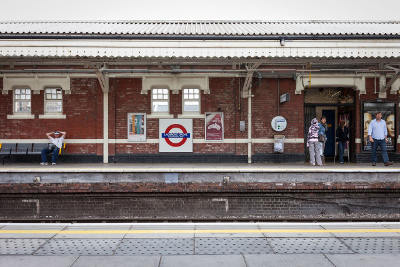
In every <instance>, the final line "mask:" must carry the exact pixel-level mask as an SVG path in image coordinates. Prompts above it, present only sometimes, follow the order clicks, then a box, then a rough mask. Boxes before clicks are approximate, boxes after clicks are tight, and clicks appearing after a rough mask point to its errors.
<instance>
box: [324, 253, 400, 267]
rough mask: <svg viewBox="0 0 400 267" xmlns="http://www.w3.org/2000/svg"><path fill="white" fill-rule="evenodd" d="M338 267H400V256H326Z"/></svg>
mask: <svg viewBox="0 0 400 267" xmlns="http://www.w3.org/2000/svg"><path fill="white" fill-rule="evenodd" d="M326 257H327V258H329V260H331V261H332V263H333V264H335V266H336V267H380V266H385V267H398V266H399V263H400V254H396V255H393V254H381V255H359V254H354V255H335V254H334V255H326Z"/></svg>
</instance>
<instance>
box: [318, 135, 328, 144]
mask: <svg viewBox="0 0 400 267" xmlns="http://www.w3.org/2000/svg"><path fill="white" fill-rule="evenodd" d="M325 141H326V136H325V135H322V134H319V135H318V142H321V143H325Z"/></svg>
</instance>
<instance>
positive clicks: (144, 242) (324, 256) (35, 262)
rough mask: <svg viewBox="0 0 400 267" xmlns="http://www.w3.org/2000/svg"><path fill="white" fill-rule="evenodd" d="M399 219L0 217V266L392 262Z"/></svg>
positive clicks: (397, 253)
mask: <svg viewBox="0 0 400 267" xmlns="http://www.w3.org/2000/svg"><path fill="white" fill-rule="evenodd" d="M399 260H400V223H398V222H391V223H388V222H383V223H376V222H369V223H338V222H334V223H157V224H154V223H150V224H149V223H140V224H139V223H112V224H102V223H90V224H89V223H86V224H79V223H78V224H76V223H74V224H71V223H57V224H25V223H24V224H15V223H0V267H3V266H4V267H5V266H7V267H14V266H24V267H37V266H44V265H49V264H50V266H52V267H67V266H68V267H70V266H71V267H77V266H85V267H92V266H97V267H102V266H113V267H119V266H133V267H135V266H140V267H147V266H148V267H169V266H174V267H175V266H185V267H200V266H208V267H214V266H215V267H224V266H227V267H228V266H229V267H239V266H240V267H265V266H272V267H273V266H322V267H324V266H330V267H332V266H336V267H344V266H352V267H357V266H362V267H369V266H386V267H392V266H398V262H399Z"/></svg>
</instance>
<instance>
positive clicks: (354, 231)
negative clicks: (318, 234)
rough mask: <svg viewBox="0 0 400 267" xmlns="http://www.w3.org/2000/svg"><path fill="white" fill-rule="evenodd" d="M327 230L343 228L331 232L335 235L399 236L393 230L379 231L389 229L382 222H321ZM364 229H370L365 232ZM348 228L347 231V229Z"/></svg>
mask: <svg viewBox="0 0 400 267" xmlns="http://www.w3.org/2000/svg"><path fill="white" fill-rule="evenodd" d="M321 226H322V227H323V228H325V229H327V230H339V231H341V230H345V232H331V234H332V235H333V236H336V237H393V236H399V235H398V233H393V232H387V233H386V232H379V230H390V229H388V228H386V227H385V225H383V224H350V223H349V224H321ZM364 229H367V230H371V231H372V232H366V231H365V230H364ZM347 230H349V231H347ZM374 230H377V232H373V231H374Z"/></svg>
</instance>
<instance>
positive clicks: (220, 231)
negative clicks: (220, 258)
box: [195, 224, 264, 238]
mask: <svg viewBox="0 0 400 267" xmlns="http://www.w3.org/2000/svg"><path fill="white" fill-rule="evenodd" d="M195 237H196V238H197V237H264V235H263V234H262V233H261V232H260V230H259V228H258V226H257V224H254V225H252V224H249V225H241V224H239V225H234V224H223V225H220V224H215V225H202V224H197V225H196V233H195Z"/></svg>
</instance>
